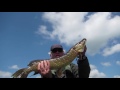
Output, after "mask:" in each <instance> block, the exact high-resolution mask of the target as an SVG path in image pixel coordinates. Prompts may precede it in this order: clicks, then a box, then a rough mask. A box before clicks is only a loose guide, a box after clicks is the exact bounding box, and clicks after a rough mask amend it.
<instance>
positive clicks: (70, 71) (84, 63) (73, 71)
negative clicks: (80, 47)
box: [52, 57, 90, 78]
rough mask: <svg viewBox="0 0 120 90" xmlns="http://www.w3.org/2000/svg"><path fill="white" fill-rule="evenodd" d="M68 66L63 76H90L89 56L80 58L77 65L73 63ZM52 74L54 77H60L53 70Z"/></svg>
mask: <svg viewBox="0 0 120 90" xmlns="http://www.w3.org/2000/svg"><path fill="white" fill-rule="evenodd" d="M66 67H67V68H65V70H64V72H63V76H62V77H61V78H89V74H90V64H89V62H88V58H87V57H85V58H84V59H83V60H80V59H79V58H78V60H77V65H76V64H74V63H71V64H70V65H68V66H66ZM52 76H53V78H58V77H57V75H56V72H55V71H54V72H52Z"/></svg>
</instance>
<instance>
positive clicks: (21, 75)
mask: <svg viewBox="0 0 120 90" xmlns="http://www.w3.org/2000/svg"><path fill="white" fill-rule="evenodd" d="M25 69H27V68H22V69H19V70H17V71H16V72H15V73H14V74H12V77H13V78H18V77H20V78H26V77H27V75H28V74H25V73H24V70H25Z"/></svg>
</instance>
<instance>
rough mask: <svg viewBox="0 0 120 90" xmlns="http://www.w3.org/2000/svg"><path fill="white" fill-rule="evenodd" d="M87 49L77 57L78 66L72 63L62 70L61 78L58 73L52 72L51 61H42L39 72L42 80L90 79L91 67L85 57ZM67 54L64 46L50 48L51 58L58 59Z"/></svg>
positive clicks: (58, 45) (56, 45)
mask: <svg viewBox="0 0 120 90" xmlns="http://www.w3.org/2000/svg"><path fill="white" fill-rule="evenodd" d="M86 50H87V48H86V47H85V48H84V51H83V52H82V53H78V57H77V64H78V65H76V64H73V63H71V64H70V65H67V66H66V67H64V68H62V69H61V71H60V70H58V71H59V72H62V74H60V76H59V75H58V73H57V71H55V70H50V63H49V61H41V62H40V63H39V64H38V70H39V73H40V74H41V77H42V78H89V74H90V65H89V62H88V59H87V57H86V55H85V52H86ZM64 54H65V52H64V50H63V47H62V45H60V44H54V45H52V46H51V48H50V57H51V58H58V57H61V56H63V55H64Z"/></svg>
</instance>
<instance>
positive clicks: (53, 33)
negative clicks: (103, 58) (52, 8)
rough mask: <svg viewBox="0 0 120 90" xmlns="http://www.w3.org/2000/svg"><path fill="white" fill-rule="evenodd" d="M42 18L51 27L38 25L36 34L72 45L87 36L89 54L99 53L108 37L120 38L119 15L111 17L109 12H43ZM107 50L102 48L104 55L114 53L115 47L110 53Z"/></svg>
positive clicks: (106, 42)
mask: <svg viewBox="0 0 120 90" xmlns="http://www.w3.org/2000/svg"><path fill="white" fill-rule="evenodd" d="M43 20H46V21H47V22H49V23H50V25H51V28H52V29H49V28H48V27H47V26H45V25H40V28H39V30H38V31H37V33H38V34H40V35H43V36H44V37H45V36H46V37H47V38H49V39H52V40H54V39H58V40H59V41H60V42H61V43H64V44H66V45H68V46H72V45H73V44H75V43H76V42H78V41H79V40H81V39H82V38H87V47H88V50H87V53H89V54H90V55H94V54H96V53H101V51H100V50H101V49H102V48H104V47H105V46H106V45H107V44H108V41H109V40H110V39H113V40H114V38H116V37H117V38H120V30H119V29H120V25H119V23H120V16H117V15H116V16H114V17H113V15H112V13H111V12H97V13H93V14H89V13H88V12H59V13H56V12H45V13H44V14H43ZM116 47H119V46H116ZM116 47H115V48H116ZM107 52H108V49H107V50H104V55H111V54H113V53H116V49H115V50H111V49H110V52H111V53H110V54H108V53H107ZM106 53H107V54H106Z"/></svg>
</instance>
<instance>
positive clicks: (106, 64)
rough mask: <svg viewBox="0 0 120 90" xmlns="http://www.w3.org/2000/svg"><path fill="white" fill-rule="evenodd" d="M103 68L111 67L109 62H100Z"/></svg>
mask: <svg viewBox="0 0 120 90" xmlns="http://www.w3.org/2000/svg"><path fill="white" fill-rule="evenodd" d="M101 64H102V65H103V66H111V64H110V62H102V63H101Z"/></svg>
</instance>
